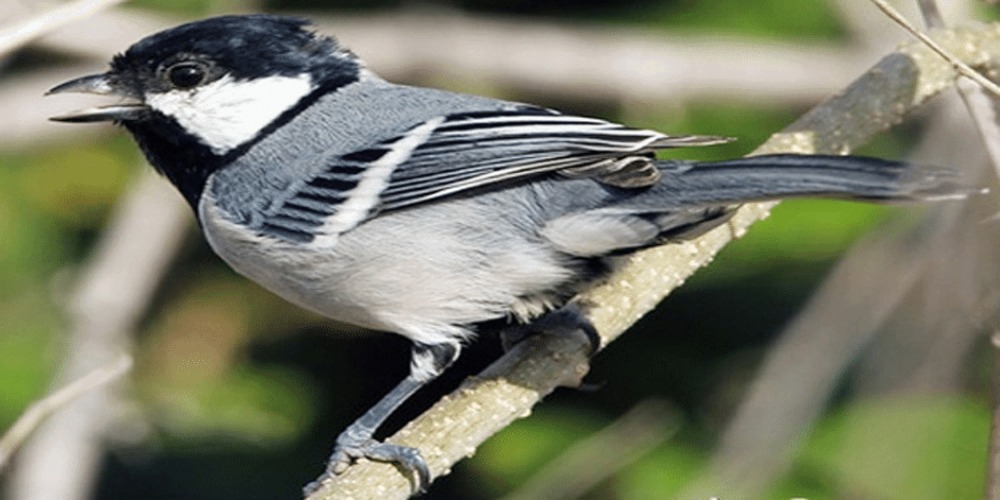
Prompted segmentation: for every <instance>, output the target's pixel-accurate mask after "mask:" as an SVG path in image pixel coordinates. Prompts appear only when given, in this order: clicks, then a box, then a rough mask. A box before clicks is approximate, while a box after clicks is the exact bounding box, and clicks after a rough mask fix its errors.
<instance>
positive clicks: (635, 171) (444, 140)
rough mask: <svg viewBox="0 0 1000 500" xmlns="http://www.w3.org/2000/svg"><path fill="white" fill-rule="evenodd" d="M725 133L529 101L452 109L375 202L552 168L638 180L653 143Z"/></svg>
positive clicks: (641, 182) (395, 202)
mask: <svg viewBox="0 0 1000 500" xmlns="http://www.w3.org/2000/svg"><path fill="white" fill-rule="evenodd" d="M726 140H727V139H725V138H721V137H714V136H711V137H710V136H667V135H664V134H661V133H659V132H656V131H653V130H638V129H630V128H627V127H624V126H622V125H619V124H616V123H611V122H607V121H604V120H599V119H595V118H584V117H579V116H570V115H562V114H559V113H556V112H554V111H551V110H547V109H544V108H534V107H521V108H517V109H514V110H504V111H487V112H476V113H462V114H453V115H449V116H446V117H444V119H443V120H442V121H441V123H440V124H439V125H437V126H436V127H435V128H434V130H433V132H432V133H431V134H430V135H429V136H428V137H427V139H426V140H425V141H423V142H422V143H421V144H419V145H418V146H417V147H416V148H415V149H414V150H413V151H412V152H411V153H410V155H409V157H408V158H407V159H406V161H404V162H402V163H401V164H400V165H399V166H398V167H397V168H396V169H395V170H393V172H392V175H391V177H390V178H389V183H388V185H387V186H386V188H385V190H384V191H383V192H382V193H381V196H380V204H379V208H380V209H381V210H393V209H397V208H403V207H406V206H410V205H415V204H418V203H424V202H427V201H431V200H435V199H438V198H442V197H445V196H449V195H453V194H456V193H461V192H464V191H468V190H471V189H479V188H483V187H486V186H491V185H495V184H501V183H509V182H516V181H520V180H524V179H527V178H531V177H534V176H537V175H541V174H547V173H550V172H558V173H560V174H562V175H566V176H571V177H593V178H595V179H597V180H599V181H602V182H605V183H607V184H611V185H615V186H618V187H643V186H648V185H651V184H654V183H655V182H656V181H657V180H658V179H659V171H658V170H657V169H656V167H655V165H654V164H653V162H652V161H651V160H652V152H653V151H654V150H656V149H663V148H670V147H680V146H694V145H708V144H718V143H720V142H725V141H726Z"/></svg>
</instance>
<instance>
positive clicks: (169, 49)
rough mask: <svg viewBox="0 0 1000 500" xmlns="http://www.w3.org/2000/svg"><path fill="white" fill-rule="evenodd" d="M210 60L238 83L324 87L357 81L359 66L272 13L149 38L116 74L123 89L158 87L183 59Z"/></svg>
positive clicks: (125, 56)
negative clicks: (281, 80)
mask: <svg viewBox="0 0 1000 500" xmlns="http://www.w3.org/2000/svg"><path fill="white" fill-rule="evenodd" d="M186 59H192V60H207V61H210V62H211V63H213V64H214V65H215V66H216V67H217V68H218V69H219V71H220V72H225V73H227V74H229V75H231V76H232V77H233V78H235V79H237V80H249V79H254V78H262V77H266V76H294V75H299V74H302V73H309V74H311V75H312V77H313V80H314V81H316V82H318V83H320V84H321V85H322V84H324V83H327V82H328V81H329V80H331V79H333V80H348V81H345V82H342V83H349V81H354V80H356V79H357V72H358V68H359V66H360V63H359V62H358V61H357V58H355V57H354V55H353V54H351V53H350V52H349V51H347V50H344V49H342V48H341V47H340V46H339V45H338V44H337V42H336V41H335V40H334V39H333V38H331V37H328V36H323V35H319V34H317V33H315V32H314V31H313V30H312V29H311V23H310V22H309V21H308V20H306V19H302V18H297V17H287V16H275V15H268V14H253V15H229V16H219V17H212V18H208V19H204V20H200V21H195V22H191V23H187V24H182V25H180V26H177V27H174V28H171V29H168V30H164V31H161V32H159V33H156V34H153V35H150V36H148V37H146V38H144V39H142V40H140V41H138V42H136V43H135V44H134V45H132V46H131V47H129V48H128V50H126V51H125V52H124V53H122V54H119V55H117V56H115V58H114V59H113V60H112V62H111V68H112V71H111V73H112V74H115V75H118V76H119V77H120V78H122V79H123V80H126V81H122V82H120V83H121V84H123V85H124V86H129V87H133V88H134V86H135V85H143V86H145V87H147V88H146V90H151V89H149V88H148V87H149V86H150V85H151V84H152V85H155V84H156V80H157V79H156V77H155V76H156V72H157V71H159V70H161V69H162V68H163V67H164V66H167V65H170V64H173V63H176V62H179V61H183V60H186Z"/></svg>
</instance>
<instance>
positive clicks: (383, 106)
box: [50, 15, 956, 488]
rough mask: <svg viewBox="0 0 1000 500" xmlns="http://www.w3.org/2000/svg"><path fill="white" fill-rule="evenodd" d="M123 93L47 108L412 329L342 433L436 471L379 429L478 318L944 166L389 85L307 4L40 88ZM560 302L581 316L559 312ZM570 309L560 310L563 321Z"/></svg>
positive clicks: (344, 452) (246, 242)
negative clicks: (744, 141) (682, 151)
mask: <svg viewBox="0 0 1000 500" xmlns="http://www.w3.org/2000/svg"><path fill="white" fill-rule="evenodd" d="M63 92H85V93H92V94H102V95H110V96H118V97H122V98H124V99H125V101H124V102H121V103H118V104H113V105H109V106H103V107H97V108H91V109H87V110H82V111H77V112H74V113H70V114H66V115H62V116H58V117H54V118H53V119H54V120H58V121H66V122H97V121H114V122H116V123H118V124H120V125H121V126H123V127H125V129H126V130H128V131H129V132H130V133H131V134H132V136H133V137H134V138H135V140H136V142H137V143H138V144H139V146H140V147H141V148H142V151H143V152H144V153H145V155H146V157H147V159H148V160H149V162H150V163H151V164H152V165H153V167H155V168H156V169H157V170H158V171H159V172H160V173H162V174H163V175H165V176H166V177H167V178H168V179H169V180H170V181H171V182H172V183H173V184H174V185H175V186H176V187H177V189H179V190H180V192H181V194H183V196H184V198H185V199H187V201H188V203H190V205H191V207H192V208H193V209H194V211H195V213H196V215H197V218H198V222H199V223H200V225H201V228H202V230H203V231H204V234H205V237H206V239H207V240H208V242H209V244H210V245H211V247H212V249H214V250H215V252H216V253H218V254H219V256H221V257H222V258H223V259H224V260H225V261H226V262H227V263H229V265H231V266H232V267H233V268H234V269H235V270H237V271H238V272H240V273H241V274H243V275H245V276H247V277H249V278H251V279H253V280H255V281H257V282H258V283H260V284H261V285H263V286H265V287H266V288H268V289H270V290H272V291H273V292H275V293H277V294H278V295H280V296H282V297H284V298H285V299H287V300H289V301H291V302H293V303H295V304H298V305H299V306H302V307H304V308H307V309H310V310H313V311H316V312H319V313H320V314H323V315H326V316H328V317H330V318H334V319H337V320H340V321H344V322H348V323H353V324H356V325H360V326H364V327H368V328H372V329H376V330H384V331H389V332H394V333H397V334H400V335H403V336H405V337H407V338H409V339H410V340H412V341H413V355H412V360H411V364H410V374H409V376H407V377H406V379H405V380H403V381H402V382H401V383H400V384H399V385H398V386H397V387H396V388H395V389H393V390H392V391H391V392H390V393H389V394H388V395H386V396H385V397H384V398H383V399H382V400H381V401H380V402H379V403H378V404H376V405H375V406H374V407H373V408H371V409H370V410H369V411H368V412H367V413H365V414H364V415H363V416H362V417H361V418H359V419H358V420H357V421H355V422H354V423H353V424H352V425H351V426H350V427H348V428H347V430H345V431H344V432H343V433H342V434H341V435H340V436H339V437H338V438H337V444H336V448H335V450H334V453H333V455H332V456H331V458H330V464H329V466H328V469H327V473H328V474H329V473H339V472H341V471H343V470H344V469H345V468H346V467H348V466H349V465H350V464H351V463H352V461H354V460H355V459H357V458H360V457H367V458H371V459H374V460H383V461H393V462H398V463H400V464H402V465H403V466H405V467H406V468H408V469H409V470H411V471H415V472H416V473H417V474H418V481H419V483H418V485H419V487H420V488H423V487H424V486H426V485H427V483H428V482H429V481H430V473H429V471H428V469H427V465H426V464H425V462H424V460H423V458H422V457H421V456H420V453H419V451H418V450H416V449H413V448H407V447H403V446H399V445H393V444H387V443H381V442H377V441H375V440H374V439H373V438H372V435H373V433H374V432H375V430H376V429H377V428H378V427H379V426H380V425H381V424H382V422H383V421H384V420H385V418H386V417H387V416H388V415H389V414H390V413H392V412H393V411H394V409H395V408H396V407H397V406H399V404H401V403H402V402H403V401H404V400H405V399H406V398H407V397H409V396H410V395H411V394H413V392H414V391H416V390H417V389H419V388H420V387H421V386H423V385H424V384H425V383H427V382H428V381H429V380H431V379H434V378H435V377H437V376H438V375H439V374H440V373H441V372H442V371H443V370H445V369H446V368H447V367H448V366H449V365H451V364H452V362H453V361H454V360H455V359H456V358H457V357H458V355H459V352H460V351H461V347H462V344H463V342H466V341H468V340H470V339H471V338H472V337H473V336H474V335H475V332H476V326H477V325H478V324H480V323H483V322H487V321H492V320H496V319H500V318H515V319H517V320H520V321H522V322H528V321H531V320H533V319H535V318H538V317H539V316H541V315H544V314H546V313H550V312H552V311H559V310H560V309H559V308H560V307H562V306H564V305H565V304H566V303H567V301H568V300H569V299H570V298H571V297H573V295H574V294H575V293H576V292H577V291H579V290H580V289H581V287H582V286H584V285H586V284H588V283H591V282H593V281H594V280H595V279H599V278H600V277H601V276H602V275H603V274H604V273H605V272H606V270H607V264H608V262H609V260H610V259H611V258H612V257H614V256H619V255H623V254H627V253H629V252H631V251H634V250H637V249H641V248H645V247H649V246H652V245H658V244H661V243H665V242H669V241H674V240H679V239H683V238H686V237H691V236H692V235H694V234H696V233H698V232H702V231H705V230H707V229H710V228H711V227H714V226H716V225H718V224H720V223H722V222H723V221H725V220H726V218H727V217H728V216H729V215H730V214H731V213H732V211H733V209H734V208H735V206H736V205H738V204H740V203H744V202H748V201H757V200H770V199H778V198H786V197H801V196H824V197H836V198H851V199H863V200H888V201H898V200H923V199H930V198H935V197H941V196H948V195H951V194H954V193H955V192H956V191H955V188H954V186H953V185H952V184H951V182H950V180H949V179H948V177H949V176H948V175H947V172H945V171H941V170H921V171H917V169H915V168H914V167H913V166H912V165H910V164H907V163H901V162H893V161H885V160H879V159H873V158H864V157H852V156H799V155H775V156H758V157H751V158H742V159H736V160H729V161H721V162H715V163H697V162H689V161H676V160H657V159H656V157H655V152H656V151H657V150H659V149H664V148H673V147H681V146H704V145H710V144H717V143H720V142H724V141H725V140H726V139H724V138H720V137H714V136H671V135H665V134H662V133H659V132H656V131H653V130H639V129H632V128H628V127H626V126H623V125H618V124H615V123H611V122H607V121H604V120H599V119H594V118H584V117H579V116H570V115H563V114H560V113H558V112H556V111H553V110H550V109H545V108H542V107H537V106H532V105H527V104H520V103H514V102H507V101H501V100H496V99H490V98H485V97H476V96H470V95H463V94H457V93H452V92H445V91H441V90H433V89H427V88H419V87H411V86H405V85H396V84H393V83H389V82H387V81H385V80H382V79H381V78H379V77H378V76H376V75H375V74H374V73H373V72H371V71H370V70H368V69H367V68H365V66H364V64H363V63H362V62H361V61H360V60H359V59H358V57H357V56H355V55H354V54H353V53H351V52H349V51H348V50H346V49H344V48H343V47H341V46H340V45H338V44H337V42H336V41H334V39H332V38H329V37H326V36H322V35H320V34H317V33H315V32H313V31H312V29H311V27H310V26H309V24H308V22H306V21H304V20H301V19H297V18H289V17H279V16H271V15H250V16H224V17H215V18H211V19H206V20H202V21H197V22H192V23H189V24H184V25H181V26H178V27H175V28H172V29H169V30H166V31H162V32H160V33H157V34H154V35H151V36H149V37H147V38H144V39H142V40H140V41H139V42H138V43H136V44H135V45H133V46H131V47H130V48H129V49H128V50H126V51H125V52H124V53H122V54H120V55H117V56H115V57H114V59H113V60H112V62H111V69H110V70H109V71H107V72H106V73H102V74H97V75H91V76H85V77H82V78H78V79H75V80H72V81H69V82H66V83H64V84H62V85H59V86H57V87H55V88H53V89H52V90H51V91H50V93H53V94H55V93H63ZM558 318H560V319H559V321H570V322H573V321H576V322H579V324H578V325H571V326H579V327H582V328H583V329H584V330H586V329H588V326H587V323H586V320H585V319H583V318H582V317H581V316H579V315H573V314H562V315H560V316H558ZM565 318H569V319H568V320H567V319H565Z"/></svg>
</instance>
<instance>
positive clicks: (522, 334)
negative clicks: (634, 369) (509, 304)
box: [500, 302, 601, 356]
mask: <svg viewBox="0 0 1000 500" xmlns="http://www.w3.org/2000/svg"><path fill="white" fill-rule="evenodd" d="M573 333H583V335H584V336H586V337H587V342H588V344H589V345H590V355H591V356H593V355H594V354H596V353H597V351H598V350H599V349H600V348H601V336H600V335H599V334H598V333H597V329H596V328H594V325H593V323H591V322H590V320H589V319H587V317H586V316H585V315H584V314H583V310H582V309H581V308H580V305H579V304H577V303H576V302H570V303H569V304H566V305H565V306H563V307H561V308H559V309H556V310H555V311H552V312H550V313H548V314H545V315H544V316H542V317H540V318H538V319H536V320H535V321H532V322H531V323H528V324H525V325H512V326H509V327H507V328H504V329H503V330H501V331H500V343H501V344H502V345H503V349H504V351H509V350H510V349H511V348H512V347H514V346H515V345H517V344H518V343H520V342H523V341H524V340H526V339H528V338H529V337H533V336H535V335H538V334H545V335H567V334H573Z"/></svg>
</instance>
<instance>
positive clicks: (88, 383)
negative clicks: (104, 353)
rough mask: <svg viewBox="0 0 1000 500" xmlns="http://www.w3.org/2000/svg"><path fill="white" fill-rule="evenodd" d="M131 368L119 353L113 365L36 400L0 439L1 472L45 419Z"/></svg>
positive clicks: (129, 357)
mask: <svg viewBox="0 0 1000 500" xmlns="http://www.w3.org/2000/svg"><path fill="white" fill-rule="evenodd" d="M130 368H132V357H131V356H129V355H128V354H124V353H123V354H122V355H121V356H119V357H118V359H116V360H114V361H113V362H111V363H109V364H107V365H105V366H101V367H98V368H97V369H95V370H93V371H91V372H90V373H88V374H86V375H84V376H82V377H80V378H78V379H76V380H75V381H73V382H71V383H69V384H67V385H66V386H64V387H62V388H61V389H58V390H56V391H54V392H52V393H51V394H49V395H48V396H45V397H44V398H42V399H40V400H38V401H35V402H34V403H32V404H31V406H29V407H28V409H27V410H25V412H24V413H23V414H22V415H21V417H20V418H18V419H17V421H15V422H14V425H13V426H11V427H10V429H8V430H7V432H6V433H5V434H4V435H3V437H2V438H0V471H2V470H3V468H4V467H5V466H6V465H7V463H8V462H9V461H10V458H11V456H13V454H14V452H15V451H16V450H17V449H18V448H19V447H20V446H21V443H23V442H24V440H25V439H27V438H28V436H29V435H31V432H32V431H34V430H35V429H36V428H37V427H38V425H39V424H41V423H42V421H43V420H45V418H46V417H48V416H49V415H51V414H52V413H54V412H55V411H56V410H58V409H60V408H62V407H64V406H66V405H67V404H69V403H70V402H72V401H74V400H76V399H77V398H79V397H81V396H83V395H84V394H87V393H89V392H90V391H93V390H94V389H97V388H98V387H101V386H103V385H104V384H107V383H110V382H111V381H113V380H115V379H116V378H118V377H121V376H122V375H124V374H125V373H126V372H127V371H128V370H129V369H130Z"/></svg>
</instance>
